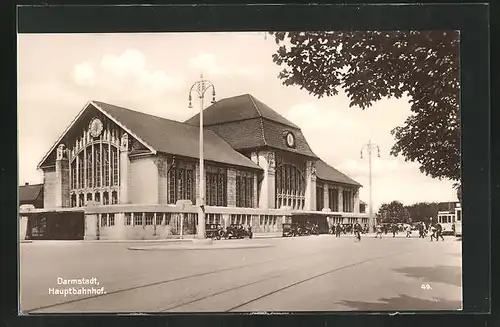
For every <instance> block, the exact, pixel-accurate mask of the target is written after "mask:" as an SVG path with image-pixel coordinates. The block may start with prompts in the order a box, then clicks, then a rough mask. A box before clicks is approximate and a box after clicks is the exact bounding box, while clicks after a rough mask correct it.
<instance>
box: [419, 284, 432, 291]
mask: <svg viewBox="0 0 500 327" xmlns="http://www.w3.org/2000/svg"><path fill="white" fill-rule="evenodd" d="M420 288H421V289H423V290H430V289H432V287H431V285H429V284H422V286H420Z"/></svg>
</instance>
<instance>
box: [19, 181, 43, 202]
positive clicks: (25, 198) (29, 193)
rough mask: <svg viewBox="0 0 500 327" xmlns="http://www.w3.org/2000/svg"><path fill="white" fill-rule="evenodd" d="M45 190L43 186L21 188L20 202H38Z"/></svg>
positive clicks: (35, 185) (23, 186) (22, 186)
mask: <svg viewBox="0 0 500 327" xmlns="http://www.w3.org/2000/svg"><path fill="white" fill-rule="evenodd" d="M42 190H43V184H33V185H21V186H19V202H20V203H21V204H23V203H32V202H35V201H37V200H38V198H39V196H40V195H41V193H42Z"/></svg>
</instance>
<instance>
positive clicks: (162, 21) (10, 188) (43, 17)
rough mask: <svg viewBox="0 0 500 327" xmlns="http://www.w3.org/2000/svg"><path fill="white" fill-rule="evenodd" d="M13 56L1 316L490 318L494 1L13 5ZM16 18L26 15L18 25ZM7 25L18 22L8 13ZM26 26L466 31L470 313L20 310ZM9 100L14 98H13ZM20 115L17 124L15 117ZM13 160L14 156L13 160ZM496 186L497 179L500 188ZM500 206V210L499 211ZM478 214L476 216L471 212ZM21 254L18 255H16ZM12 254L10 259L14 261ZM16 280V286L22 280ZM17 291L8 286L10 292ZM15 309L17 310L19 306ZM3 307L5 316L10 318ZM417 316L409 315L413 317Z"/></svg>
mask: <svg viewBox="0 0 500 327" xmlns="http://www.w3.org/2000/svg"><path fill="white" fill-rule="evenodd" d="M11 9H12V10H13V12H11V14H13V15H14V17H13V18H14V20H13V21H12V23H13V24H14V25H13V26H10V27H13V32H14V35H11V38H10V39H11V42H12V44H11V46H12V47H11V48H10V49H11V54H12V56H13V58H12V59H13V60H12V61H11V62H10V63H9V64H7V65H6V66H5V68H6V69H7V72H8V74H4V76H3V78H6V77H7V78H8V79H9V81H8V83H7V84H5V87H6V88H4V90H3V92H2V94H5V95H6V97H5V98H4V102H3V104H4V105H5V107H4V108H3V110H2V116H3V117H2V120H1V124H2V127H3V128H2V131H1V133H2V136H3V139H4V142H3V145H4V147H3V149H2V153H3V154H4V155H3V156H2V157H3V159H4V160H2V163H1V165H2V167H1V168H2V171H1V174H2V175H1V178H2V179H1V193H0V194H1V204H2V206H1V209H0V210H1V214H0V217H1V224H2V229H1V230H2V258H3V260H4V263H3V264H2V270H3V272H4V273H5V275H8V276H5V275H4V276H2V285H5V286H8V288H5V287H2V290H3V291H2V292H1V293H2V302H3V303H6V302H5V300H8V302H9V303H12V304H10V306H9V309H7V308H6V307H3V306H2V317H6V316H7V315H8V316H11V317H13V318H12V321H11V320H10V318H9V320H7V318H2V319H3V320H4V319H5V320H4V321H5V322H7V321H11V323H12V324H9V325H14V324H13V321H15V322H16V323H15V325H18V324H19V323H21V324H25V325H26V326H41V325H44V326H45V325H47V326H59V325H60V326H66V325H70V324H71V325H73V326H75V327H76V326H83V325H84V324H85V325H87V324H90V325H95V326H98V325H106V326H107V325H109V324H110V323H118V324H125V325H136V324H141V325H143V324H146V323H148V324H151V325H153V324H155V325H161V326H171V325H180V324H182V325H186V326H197V325H206V324H210V325H229V326H235V325H239V326H240V325H241V326H243V325H281V324H283V325H285V324H286V325H299V324H300V325H306V326H309V325H323V326H326V325H334V324H340V325H343V324H347V325H349V326H364V325H365V324H366V325H371V324H373V323H377V322H380V320H383V321H384V324H388V323H389V324H391V325H392V324H395V325H401V324H403V323H404V324H405V325H407V324H410V325H413V324H415V325H420V324H424V320H422V319H427V318H429V317H431V318H432V320H434V321H435V322H439V323H440V324H443V323H454V324H459V325H460V324H464V325H466V326H473V325H474V326H475V325H477V324H481V325H484V323H482V322H483V321H485V319H486V318H485V315H486V314H488V313H489V311H490V306H491V303H490V299H491V291H490V288H491V273H490V268H491V254H490V249H491V246H490V241H491V234H490V231H491V226H492V225H491V223H492V222H491V197H492V194H491V185H490V169H491V167H492V166H490V157H491V153H490V146H491V144H490V142H491V140H490V91H489V90H490V75H489V71H490V53H489V50H490V48H489V41H490V35H489V23H490V22H489V6H488V5H486V4H425V5H413V4H400V5H387V4H384V5H356V4H349V5H299V4H289V5H283V4H281V5H257V4H255V5H243V4H240V5H175V6H172V5H166V6H164V5H161V6H150V5H148V6H115V5H106V6H91V5H86V6H79V7H76V6H57V5H55V6H50V5H44V4H42V5H39V6H26V7H18V8H16V7H13V8H11ZM16 17H17V18H18V21H17V22H16ZM9 22H11V21H10V20H9ZM16 28H17V31H18V32H19V33H83V32H85V33H97V32H98V33H106V32H107V33H110V32H114V33H127V32H180V31H190V32H194V31H200V32H201V31H265V30H321V29H323V30H346V29H349V30H409V29H414V30H429V29H441V30H455V29H458V30H460V35H461V45H460V47H461V91H462V93H461V109H462V110H461V115H462V167H463V179H462V183H463V193H462V197H463V216H464V222H463V237H462V239H463V244H462V245H463V252H462V253H463V259H462V260H463V308H464V309H463V311H461V312H455V313H453V312H446V313H436V312H426V311H425V312H417V313H416V314H406V313H405V314H396V315H391V316H389V315H388V314H387V313H373V312H370V313H365V314H363V313H361V312H359V313H352V312H350V313H323V312H316V313H308V314H293V313H292V314H289V315H264V316H261V315H239V314H236V315H235V314H224V315H221V314H210V315H200V314H190V315H156V314H151V315H131V316H129V315H127V316H118V315H58V316H54V315H30V316H21V317H15V316H16V315H17V300H18V294H17V285H16V284H17V280H18V266H17V264H18V261H17V251H18V234H17V221H16V219H15V218H13V217H16V216H17V197H16V196H13V195H17V188H18V181H17V179H18V178H17V174H18V171H17V169H18V168H17V150H18V149H17V130H16V128H15V127H16V124H17V96H16V95H17V93H16V86H17V75H16V74H17V70H16V67H17V66H16V65H17V64H15V63H16V62H17V52H16V34H15V33H16ZM5 100H7V101H5ZM14 122H15V123H16V124H14ZM6 158H7V160H5V159H6ZM497 187H498V186H497ZM497 212H498V211H497ZM468 217H472V218H468ZM14 253H15V254H16V256H15V257H14V256H13V254H14ZM7 258H10V259H9V261H8V262H7ZM14 281H16V283H14ZM7 289H8V290H9V292H7V291H6V290H7ZM11 306H12V307H11ZM4 310H5V313H7V315H4ZM408 318H411V319H410V320H411V322H408V321H410V320H408Z"/></svg>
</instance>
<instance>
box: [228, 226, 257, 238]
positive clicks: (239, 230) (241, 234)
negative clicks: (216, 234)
mask: <svg viewBox="0 0 500 327" xmlns="http://www.w3.org/2000/svg"><path fill="white" fill-rule="evenodd" d="M245 237H248V238H252V237H253V233H252V228H251V227H250V226H248V227H247V228H245V227H244V226H243V225H240V224H231V225H229V226H228V227H227V228H226V232H225V233H224V238H226V239H231V238H245Z"/></svg>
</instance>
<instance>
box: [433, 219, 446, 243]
mask: <svg viewBox="0 0 500 327" xmlns="http://www.w3.org/2000/svg"><path fill="white" fill-rule="evenodd" d="M435 237H436V242H437V241H439V239H438V238H439V237H441V240H442V241H443V242H444V237H443V227H442V226H441V224H440V223H437V224H436V236H435Z"/></svg>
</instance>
